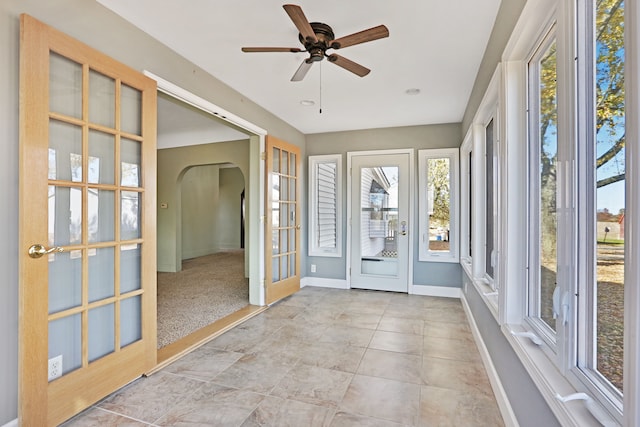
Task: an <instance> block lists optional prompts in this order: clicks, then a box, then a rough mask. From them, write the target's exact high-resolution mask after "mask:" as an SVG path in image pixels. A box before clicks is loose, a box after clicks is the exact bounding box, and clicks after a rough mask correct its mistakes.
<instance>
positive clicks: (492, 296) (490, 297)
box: [460, 261, 500, 324]
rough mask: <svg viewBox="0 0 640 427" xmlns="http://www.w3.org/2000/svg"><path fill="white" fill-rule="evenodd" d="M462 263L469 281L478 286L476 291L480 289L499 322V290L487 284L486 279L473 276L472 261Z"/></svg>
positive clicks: (479, 292)
mask: <svg viewBox="0 0 640 427" xmlns="http://www.w3.org/2000/svg"><path fill="white" fill-rule="evenodd" d="M460 265H462V269H463V270H464V272H465V274H466V275H467V277H468V278H469V281H470V282H471V283H473V286H474V287H475V288H476V291H478V294H479V295H480V297H481V298H482V300H483V301H484V303H485V304H486V305H487V307H488V308H489V311H490V312H491V314H493V317H494V318H495V319H496V322H498V324H499V323H500V320H499V319H500V317H499V315H498V292H497V291H495V290H493V289H492V288H491V287H490V286H489V285H487V284H486V283H485V282H484V279H481V278H478V277H473V275H472V274H471V263H470V262H465V261H463V262H461V263H460Z"/></svg>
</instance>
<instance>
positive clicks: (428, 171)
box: [418, 148, 459, 262]
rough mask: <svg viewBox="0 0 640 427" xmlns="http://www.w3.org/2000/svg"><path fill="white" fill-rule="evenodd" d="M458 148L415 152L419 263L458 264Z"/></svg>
mask: <svg viewBox="0 0 640 427" xmlns="http://www.w3.org/2000/svg"><path fill="white" fill-rule="evenodd" d="M458 156H459V154H458V149H456V148H445V149H433V150H419V151H418V159H419V160H418V161H419V162H420V163H419V173H420V187H419V188H420V195H419V196H420V198H419V200H420V201H419V203H420V232H421V236H420V246H419V248H420V249H419V255H420V261H435V262H458V260H459V256H458V216H459V214H458V212H459V207H458V206H459V198H458V176H459V175H458Z"/></svg>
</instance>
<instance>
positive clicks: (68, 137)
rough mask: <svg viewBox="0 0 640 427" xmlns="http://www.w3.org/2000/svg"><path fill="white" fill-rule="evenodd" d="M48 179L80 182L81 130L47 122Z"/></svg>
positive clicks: (60, 123)
mask: <svg viewBox="0 0 640 427" xmlns="http://www.w3.org/2000/svg"><path fill="white" fill-rule="evenodd" d="M48 175H49V179H57V180H61V181H73V182H81V181H82V128H80V127H79V126H75V125H71V124H69V123H64V122H61V121H58V120H51V121H50V122H49V174H48Z"/></svg>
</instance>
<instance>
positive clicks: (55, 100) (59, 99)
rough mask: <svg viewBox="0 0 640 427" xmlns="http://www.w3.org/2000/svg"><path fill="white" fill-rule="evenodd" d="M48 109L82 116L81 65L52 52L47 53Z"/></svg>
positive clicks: (77, 117) (72, 115)
mask: <svg viewBox="0 0 640 427" xmlns="http://www.w3.org/2000/svg"><path fill="white" fill-rule="evenodd" d="M49 109H50V110H51V111H52V112H56V113H60V114H65V115H67V116H70V117H74V118H76V119H79V118H81V117H82V65H81V64H78V63H77V62H74V61H72V60H70V59H68V58H65V57H64V56H61V55H58V54H57V53H54V52H51V54H50V55H49Z"/></svg>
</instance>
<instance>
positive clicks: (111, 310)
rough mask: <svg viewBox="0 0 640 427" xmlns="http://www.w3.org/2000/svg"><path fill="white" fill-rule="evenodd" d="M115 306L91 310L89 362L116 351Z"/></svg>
mask: <svg viewBox="0 0 640 427" xmlns="http://www.w3.org/2000/svg"><path fill="white" fill-rule="evenodd" d="M115 339H116V336H115V305H114V304H107V305H103V306H101V307H97V308H92V309H91V310H89V362H93V361H95V360H97V359H99V358H101V357H103V356H106V355H107V354H110V353H113V352H114V351H115Z"/></svg>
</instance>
